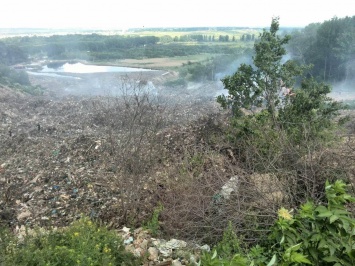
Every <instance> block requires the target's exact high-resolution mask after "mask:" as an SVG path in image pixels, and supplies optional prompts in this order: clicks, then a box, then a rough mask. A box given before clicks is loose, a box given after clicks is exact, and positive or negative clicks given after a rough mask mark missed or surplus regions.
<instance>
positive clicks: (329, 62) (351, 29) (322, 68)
mask: <svg viewBox="0 0 355 266" xmlns="http://www.w3.org/2000/svg"><path fill="white" fill-rule="evenodd" d="M291 35H292V38H291V40H290V43H289V45H288V50H289V52H290V53H291V55H292V57H294V58H295V59H296V60H298V62H300V63H303V64H311V65H313V68H311V70H310V71H309V75H311V76H313V77H316V78H317V79H319V80H322V81H329V82H334V81H339V80H344V79H351V78H353V77H354V74H355V16H353V17H345V18H337V17H334V18H332V19H330V20H327V21H324V22H323V23H313V24H310V25H308V26H307V27H305V28H303V29H301V30H298V31H294V32H292V34H291Z"/></svg>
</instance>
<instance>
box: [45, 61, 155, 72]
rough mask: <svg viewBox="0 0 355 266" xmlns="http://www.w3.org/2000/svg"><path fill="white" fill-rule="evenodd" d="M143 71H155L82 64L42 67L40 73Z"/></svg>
mask: <svg viewBox="0 0 355 266" xmlns="http://www.w3.org/2000/svg"><path fill="white" fill-rule="evenodd" d="M143 71H155V70H152V69H145V68H133V67H117V66H98V65H85V64H83V63H75V64H70V63H65V64H64V65H62V66H60V67H57V68H51V67H48V65H46V66H44V67H43V69H42V70H41V71H40V72H42V73H80V74H90V73H112V72H121V73H122V72H123V73H124V72H143Z"/></svg>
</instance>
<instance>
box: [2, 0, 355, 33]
mask: <svg viewBox="0 0 355 266" xmlns="http://www.w3.org/2000/svg"><path fill="white" fill-rule="evenodd" d="M354 15H355V0H328V1H325V0H297V1H296V0H292V1H290V0H268V1H266V0H243V1H240V0H165V1H164V0H123V1H122V0H121V1H120V0H57V1H54V0H30V1H29V0H1V4H0V28H61V29H66V28H73V29H75V28H95V29H127V28H143V27H145V28H152V27H224V26H231V27H268V26H270V24H271V20H272V17H275V16H278V17H279V18H280V26H281V27H305V26H307V25H308V24H310V23H316V22H324V21H325V20H330V19H332V18H333V17H335V16H336V17H338V18H343V17H345V16H354Z"/></svg>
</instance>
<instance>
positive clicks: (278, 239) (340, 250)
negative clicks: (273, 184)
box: [200, 180, 355, 266]
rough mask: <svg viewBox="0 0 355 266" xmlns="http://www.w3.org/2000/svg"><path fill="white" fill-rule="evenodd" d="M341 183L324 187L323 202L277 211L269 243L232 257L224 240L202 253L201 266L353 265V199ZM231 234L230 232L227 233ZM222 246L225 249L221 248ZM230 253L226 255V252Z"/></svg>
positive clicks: (354, 243) (239, 252) (337, 182)
mask: <svg viewBox="0 0 355 266" xmlns="http://www.w3.org/2000/svg"><path fill="white" fill-rule="evenodd" d="M346 187H347V185H346V184H345V183H344V182H343V181H339V180H338V181H336V182H335V183H333V184H330V183H329V182H327V183H326V185H325V195H326V203H325V204H320V205H318V206H316V205H315V204H314V203H313V202H311V201H308V202H306V203H305V204H302V205H301V206H300V209H299V211H298V212H297V213H296V214H295V215H292V212H291V211H289V210H287V209H285V208H280V210H279V212H278V219H277V221H276V222H275V224H274V226H273V227H272V228H271V233H270V234H269V237H268V241H267V242H264V243H262V245H256V246H254V247H252V248H250V250H249V251H247V252H243V251H240V250H239V251H238V253H236V254H234V253H233V249H231V248H230V246H231V245H232V246H234V247H238V249H239V246H238V245H236V244H235V243H236V241H237V240H236V237H234V238H233V239H231V240H230V241H229V243H230V244H229V245H228V243H227V244H226V240H225V239H223V240H222V241H221V243H220V244H218V245H217V246H216V248H215V249H214V251H213V253H204V254H203V256H202V257H201V262H200V264H201V265H204V266H209V265H226V266H227V265H230V266H232V265H239V266H242V265H258V266H264V265H268V266H272V265H285V266H286V265H306V264H309V265H337V266H341V265H345V266H352V265H355V219H354V217H353V215H352V213H351V212H349V211H348V210H347V208H346V207H347V206H348V205H349V204H351V203H352V202H355V198H354V197H352V196H351V195H350V194H348V193H347V192H346ZM229 235H230V233H229ZM221 247H227V248H222V249H221ZM226 251H229V252H226Z"/></svg>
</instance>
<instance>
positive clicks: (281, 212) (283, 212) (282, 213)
mask: <svg viewBox="0 0 355 266" xmlns="http://www.w3.org/2000/svg"><path fill="white" fill-rule="evenodd" d="M278 214H279V217H281V218H283V219H285V220H291V219H292V214H291V213H290V212H289V211H288V210H287V209H285V208H281V209H280V210H279V212H278Z"/></svg>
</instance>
